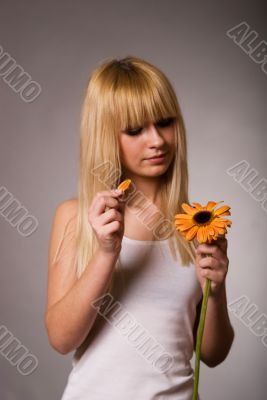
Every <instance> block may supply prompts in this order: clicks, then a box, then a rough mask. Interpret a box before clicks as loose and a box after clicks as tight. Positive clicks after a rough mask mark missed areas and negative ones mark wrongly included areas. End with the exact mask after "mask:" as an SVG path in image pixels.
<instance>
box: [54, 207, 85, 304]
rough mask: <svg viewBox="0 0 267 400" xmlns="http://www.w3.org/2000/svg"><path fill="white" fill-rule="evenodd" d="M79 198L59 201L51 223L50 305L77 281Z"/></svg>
mask: <svg viewBox="0 0 267 400" xmlns="http://www.w3.org/2000/svg"><path fill="white" fill-rule="evenodd" d="M77 210H78V200H77V199H68V200H65V201H63V202H61V203H59V204H58V205H57V207H56V209H55V212H54V216H53V219H52V223H51V231H50V239H49V248H48V307H49V306H50V305H52V304H54V303H55V302H57V301H58V300H59V299H60V298H61V297H62V296H63V295H64V294H65V293H66V292H67V291H68V290H69V289H70V288H71V286H72V285H73V284H74V282H75V281H76V279H77V278H76V264H75V260H76V258H75V256H76V236H75V230H76V223H77Z"/></svg>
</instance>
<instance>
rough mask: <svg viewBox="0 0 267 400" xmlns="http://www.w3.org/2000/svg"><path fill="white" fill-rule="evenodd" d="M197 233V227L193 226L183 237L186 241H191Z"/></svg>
mask: <svg viewBox="0 0 267 400" xmlns="http://www.w3.org/2000/svg"><path fill="white" fill-rule="evenodd" d="M197 232H198V226H197V225H195V226H193V228H191V229H190V230H189V231H188V232H187V233H186V235H185V238H186V240H192V239H194V237H195V236H196V233H197Z"/></svg>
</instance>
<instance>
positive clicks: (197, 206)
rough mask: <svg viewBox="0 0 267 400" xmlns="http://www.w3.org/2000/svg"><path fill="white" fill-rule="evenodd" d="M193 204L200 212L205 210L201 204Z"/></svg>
mask: <svg viewBox="0 0 267 400" xmlns="http://www.w3.org/2000/svg"><path fill="white" fill-rule="evenodd" d="M192 204H194V206H195V207H196V208H197V209H198V210H203V207H202V205H201V204H199V203H192Z"/></svg>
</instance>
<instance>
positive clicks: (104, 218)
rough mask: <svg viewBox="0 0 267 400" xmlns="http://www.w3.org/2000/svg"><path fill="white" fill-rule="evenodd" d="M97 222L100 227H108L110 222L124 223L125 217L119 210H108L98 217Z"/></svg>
mask: <svg viewBox="0 0 267 400" xmlns="http://www.w3.org/2000/svg"><path fill="white" fill-rule="evenodd" d="M97 221H98V223H99V224H100V225H106V224H108V223H109V222H113V221H119V222H122V221H123V217H122V215H121V213H120V212H119V211H118V210H115V209H114V208H110V209H109V210H107V211H106V212H104V213H103V214H101V215H100V216H99V217H98V219H97Z"/></svg>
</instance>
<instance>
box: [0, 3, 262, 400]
mask: <svg viewBox="0 0 267 400" xmlns="http://www.w3.org/2000/svg"><path fill="white" fill-rule="evenodd" d="M266 26H267V24H266V8H264V2H263V1H262V2H260V1H248V2H244V1H235V2H232V1H229V0H228V1H224V2H223V4H222V2H219V1H212V0H210V1H204V2H203V1H202V2H197V1H195V2H193V1H174V0H173V1H170V0H165V1H163V0H161V1H152V0H148V1H140V0H138V1H134V2H133V1H128V0H127V1H125V0H124V1H102V0H99V1H85V0H80V1H70V0H64V1H63V0H60V1H51V0H49V1H48V0H46V1H40V0H32V1H29V0H24V1H19V0H17V1H14V0H6V1H3V0H1V2H0V72H1V74H0V93H1V97H0V106H1V109H0V110H1V111H0V112H1V153H0V174H1V176H0V228H1V280H0V282H1V291H0V293H1V312H0V340H1V338H2V345H1V341H0V368H1V378H0V379H1V384H0V398H1V400H24V399H27V400H56V399H60V397H61V395H62V392H63V389H64V386H65V384H66V381H67V376H68V373H69V372H70V369H71V357H72V354H69V355H66V356H63V355H60V354H59V353H57V352H56V351H54V350H53V349H52V348H51V347H50V346H49V344H48V340H47V336H46V332H45V329H44V323H43V314H44V308H45V302H46V283H47V249H48V240H49V234H50V229H51V221H52V216H53V213H54V210H55V208H56V206H57V205H58V204H59V203H60V202H62V201H63V200H65V199H69V198H72V197H76V195H77V174H78V168H77V163H78V155H79V154H78V150H79V113H80V107H81V102H82V97H83V91H84V88H85V84H86V81H87V77H88V74H89V73H90V71H91V70H92V69H93V68H95V66H96V65H97V64H98V63H100V62H101V61H102V60H104V59H105V58H107V57H113V56H117V57H122V56H125V55H136V56H140V57H143V58H145V59H147V60H148V61H150V62H152V63H154V64H155V65H157V66H158V67H160V68H161V69H162V70H163V71H164V72H165V73H166V74H167V76H168V77H169V78H170V80H171V82H172V83H173V85H174V87H175V90H176V93H177V96H178V99H179V100H180V103H181V107H182V111H183V114H184V118H185V122H186V127H187V135H188V152H189V173H190V193H189V194H190V199H192V201H199V202H203V203H204V202H206V201H208V200H211V199H212V200H215V201H220V200H224V202H225V203H226V204H229V205H230V206H231V207H232V216H231V219H232V221H233V224H232V228H231V229H230V230H229V234H228V244H229V247H228V249H229V250H228V256H229V259H230V265H229V273H228V276H227V295H228V308H229V314H230V318H231V322H232V324H233V326H234V329H235V333H236V337H235V342H234V345H233V348H232V350H231V352H230V354H229V356H228V358H227V359H226V360H225V361H224V362H223V363H222V364H220V365H219V366H217V367H216V368H208V367H206V366H205V365H204V364H202V365H201V371H200V393H201V395H202V398H203V399H204V400H225V399H226V398H227V399H231V400H252V399H253V400H264V399H266V391H267V387H266V367H267V316H266V314H267V302H266V281H267V279H266V278H267V268H266V267H267V266H266V247H265V246H266V233H267V232H266V221H267V200H266V198H267V163H266V160H267V158H266V154H267V151H266V150H267V146H266V145H267V138H266V125H267V114H266V100H267V95H266V88H267V63H266V60H267V57H266V53H267V50H266V45H267V43H266V41H267V30H266ZM249 35H250V36H249ZM8 68H9V72H10V71H11V70H12V69H14V70H15V72H14V73H13V75H12V74H11V72H10V75H8ZM19 72H20V73H21V74H22V73H23V72H25V75H24V78H23V77H21V78H19V76H18V73H19ZM25 77H26V78H25ZM25 79H26V80H25ZM7 196H8V197H7ZM7 198H8V199H10V201H12V204H13V205H14V204H15V205H16V207H17V209H18V210H19V209H22V215H21V214H20V213H19V212H18V214H17V215H16V210H15V209H13V211H12V209H8V208H7V206H6V204H7V203H6V200H7ZM7 335H8V336H7ZM7 337H8V338H10V340H11V339H13V343H17V344H18V346H19V345H21V346H22V347H21V349H23V351H24V357H22V358H21V361H20V362H19V360H18V359H19V356H21V353H20V352H18V353H17V357H16V354H15V353H13V355H12V353H10V349H9V351H8V348H7V347H6V346H5V344H6V343H7V342H6V339H7ZM4 342H5V343H4ZM3 343H4V344H3ZM218 345H219V343H218ZM1 346H2V347H1ZM13 350H14V349H13ZM14 351H15V350H14ZM193 363H194V359H192V365H193Z"/></svg>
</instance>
